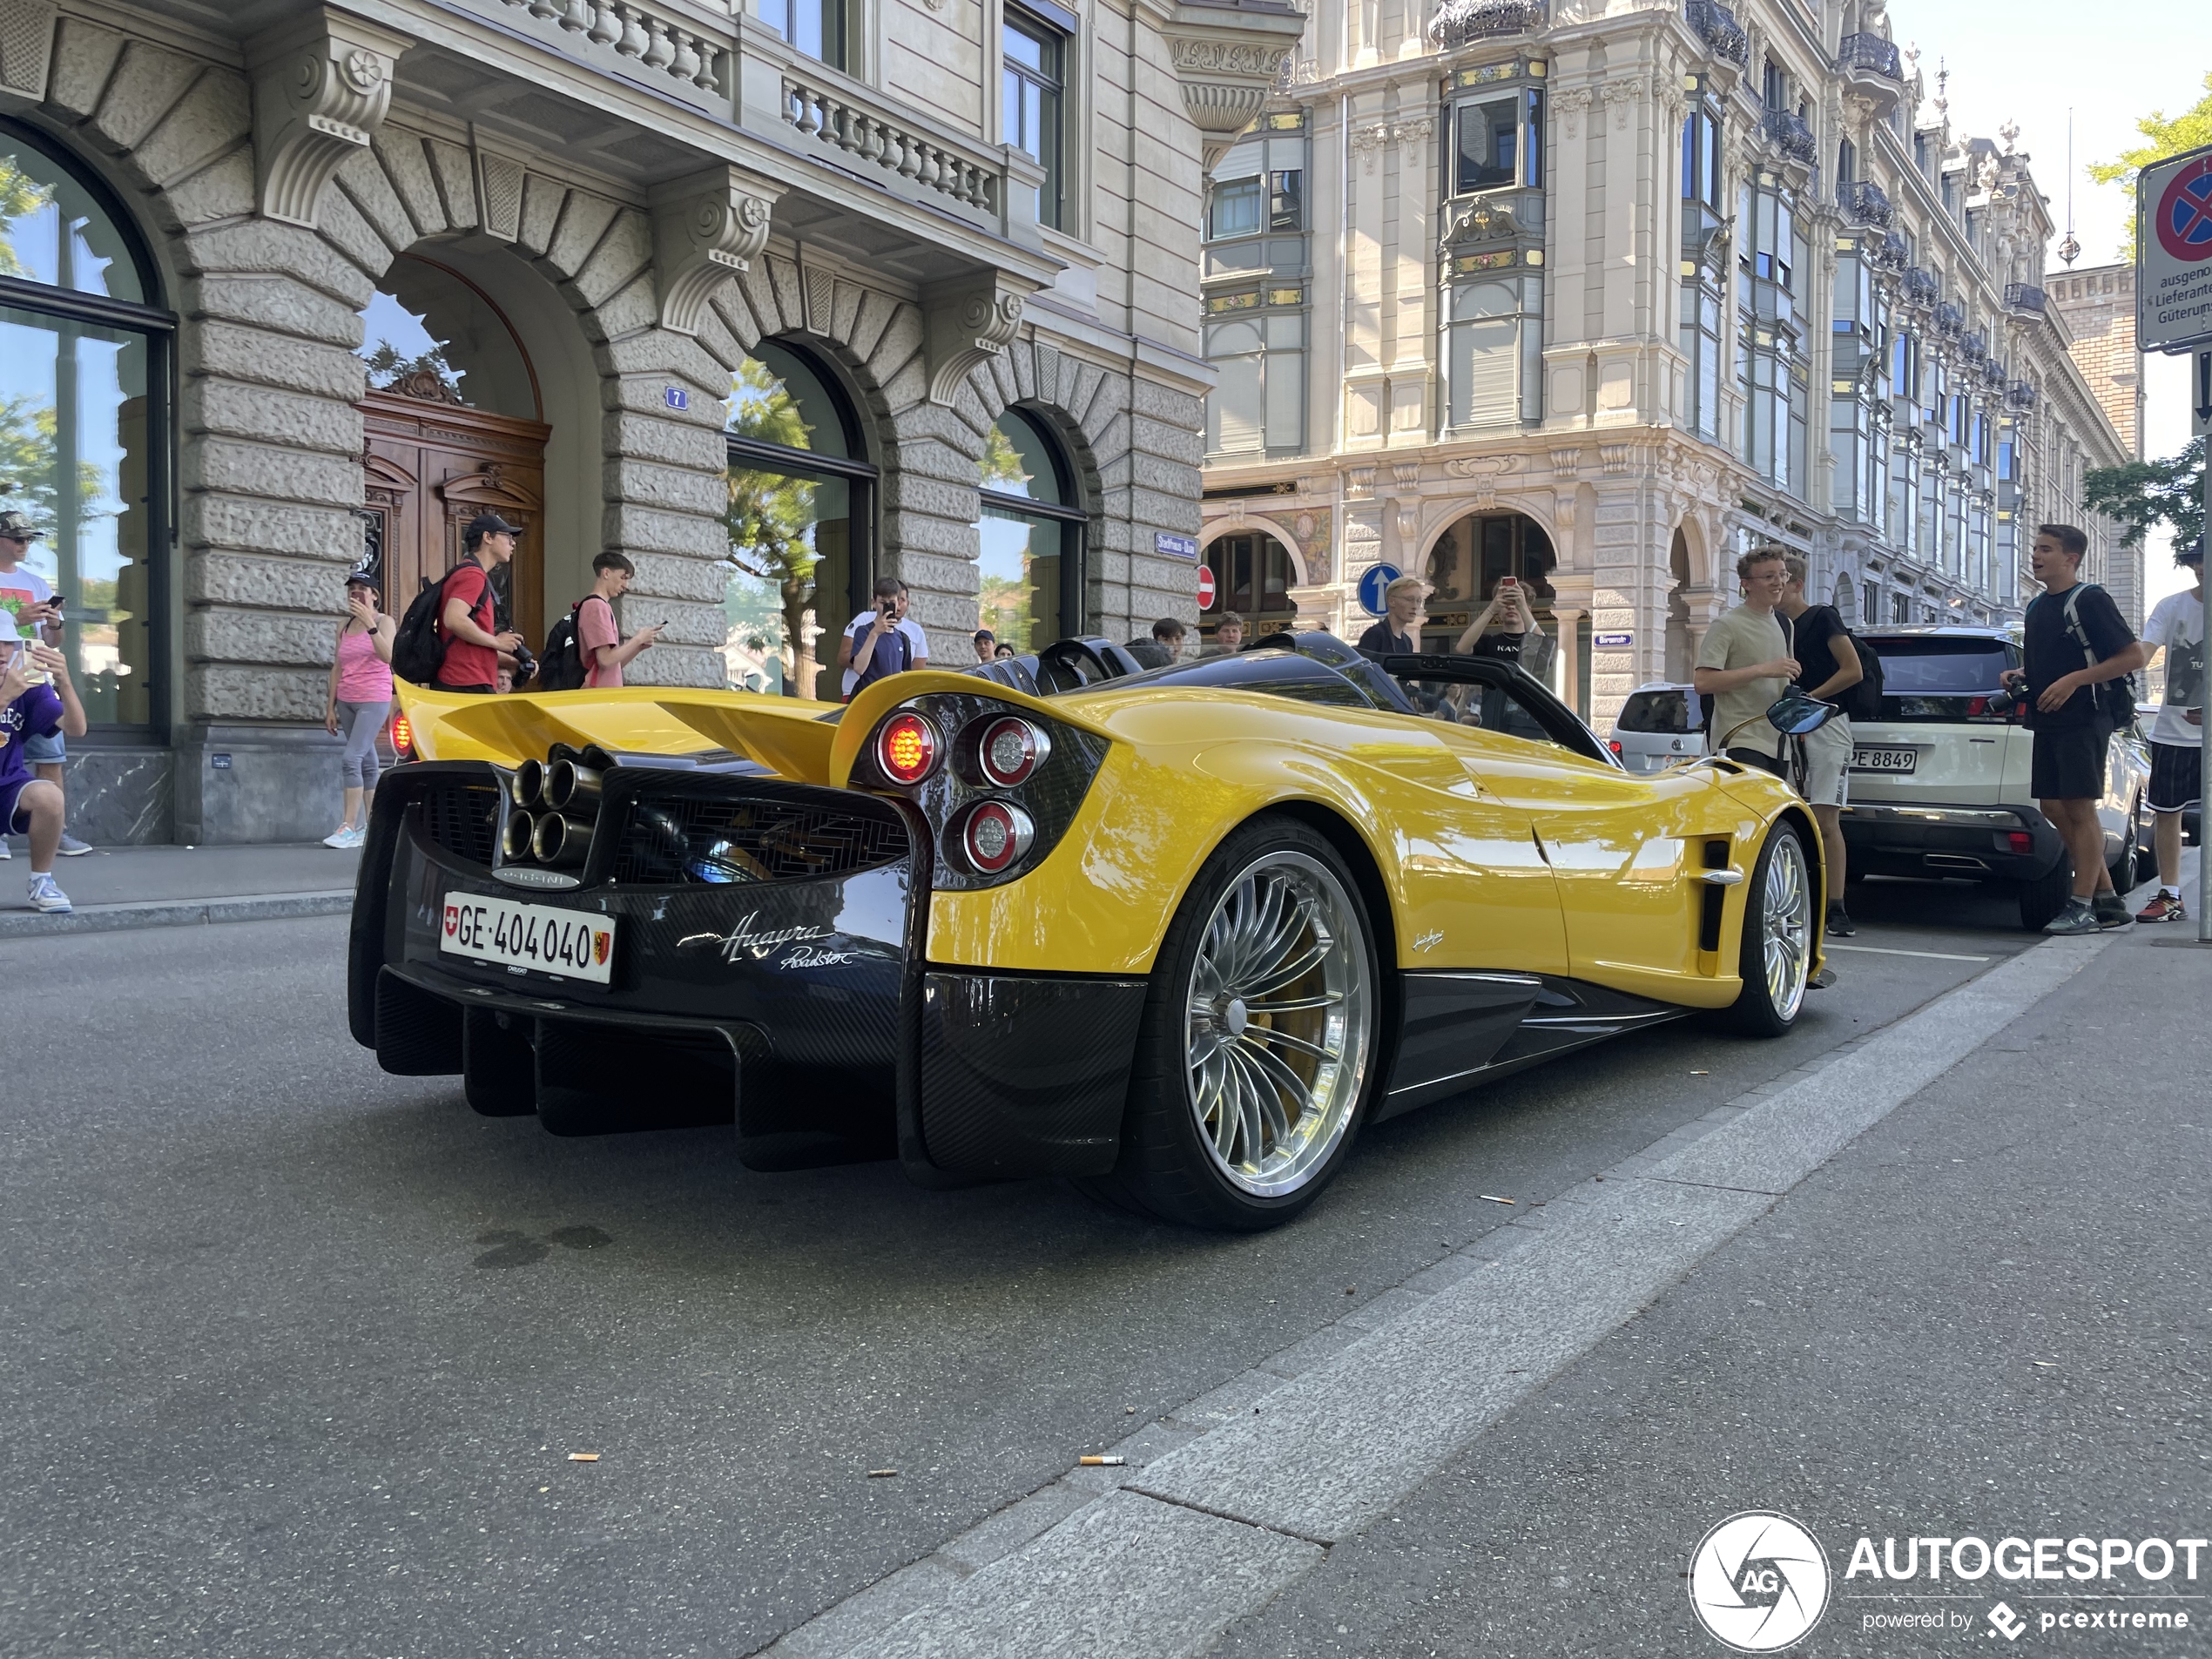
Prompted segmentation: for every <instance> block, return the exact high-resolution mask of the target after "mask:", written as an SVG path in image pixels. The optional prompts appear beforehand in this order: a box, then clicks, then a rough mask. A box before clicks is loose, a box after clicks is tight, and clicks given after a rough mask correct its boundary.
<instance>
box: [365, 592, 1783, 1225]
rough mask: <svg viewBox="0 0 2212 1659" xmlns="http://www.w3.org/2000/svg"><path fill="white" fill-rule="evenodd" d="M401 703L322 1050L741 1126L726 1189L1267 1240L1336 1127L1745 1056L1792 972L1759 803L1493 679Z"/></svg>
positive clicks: (1031, 673)
mask: <svg viewBox="0 0 2212 1659" xmlns="http://www.w3.org/2000/svg"><path fill="white" fill-rule="evenodd" d="M401 700H402V701H403V703H404V704H405V705H406V711H407V714H408V718H409V720H410V721H411V723H412V726H413V730H414V734H415V744H416V745H417V748H418V752H419V753H420V754H421V757H422V759H421V764H418V765H407V766H401V767H398V768H395V769H393V770H392V771H389V772H387V773H386V775H385V777H384V779H383V781H382V782H381V784H380V785H379V786H378V787H377V792H376V799H375V809H374V816H373V818H372V819H371V822H370V826H369V833H368V845H367V851H366V853H365V855H364V859H363V862H362V865H361V878H360V888H359V896H358V897H357V899H356V900H355V902H354V918H353V932H352V940H351V948H350V972H349V981H350V983H349V991H348V997H349V1014H350V1018H351V1022H352V1028H353V1033H354V1037H355V1038H356V1040H358V1041H359V1042H361V1043H362V1044H364V1045H365V1046H368V1047H370V1048H373V1049H375V1050H376V1055H377V1058H378V1060H379V1061H380V1062H381V1064H382V1065H383V1067H384V1069H386V1070H388V1071H392V1072H397V1073H400V1074H402V1075H408V1076H425V1075H450V1074H458V1075H460V1076H462V1078H463V1079H464V1080H465V1084H466V1092H467V1096H468V1099H469V1103H470V1104H471V1105H473V1106H474V1107H475V1109H477V1110H479V1111H481V1112H485V1113H489V1114H506V1113H524V1112H531V1111H535V1112H536V1114H537V1115H538V1116H539V1117H540V1119H541V1120H542V1121H543V1123H544V1125H545V1127H546V1128H548V1129H550V1130H553V1131H555V1132H556V1133H560V1134H589V1133H601V1132H605V1131H608V1130H619V1129H627V1128H638V1127H644V1126H649V1125H652V1124H657V1123H671V1122H675V1121H683V1120H686V1119H688V1120H689V1121H701V1120H702V1119H704V1118H711V1117H718V1118H719V1119H720V1120H721V1121H724V1122H727V1121H730V1120H731V1119H732V1117H734V1119H735V1122H736V1125H737V1130H738V1149H739V1152H740V1156H741V1157H742V1158H743V1160H744V1161H745V1163H748V1164H750V1165H752V1166H753V1167H756V1168H790V1167H793V1166H795V1165H799V1164H804V1163H823V1162H830V1161H835V1160H839V1159H846V1158H856V1157H897V1158H898V1159H899V1160H900V1163H902V1164H904V1166H905V1168H906V1170H907V1172H908V1174H909V1175H911V1176H912V1177H914V1179H916V1180H917V1181H920V1182H921V1183H923V1184H928V1185H950V1184H962V1183H966V1182H968V1181H973V1180H976V1179H989V1178H995V1177H997V1178H1003V1177H1024V1176H1045V1175H1051V1176H1067V1177H1075V1178H1076V1179H1078V1180H1080V1181H1082V1182H1084V1183H1087V1184H1090V1185H1092V1186H1093V1187H1094V1188H1095V1189H1096V1190H1101V1191H1102V1192H1103V1193H1104V1194H1105V1195H1106V1196H1108V1197H1111V1198H1113V1199H1115V1200H1116V1201H1118V1202H1120V1203H1122V1204H1126V1205H1130V1206H1135V1207H1138V1208H1141V1209H1143V1210H1145V1211H1150V1212H1152V1213H1154V1214H1157V1215H1159V1216H1162V1217H1168V1218H1170V1219H1172V1220H1175V1221H1179V1222H1185V1223H1190V1224H1197V1225H1200V1226H1208V1227H1217V1228H1245V1229H1249V1228H1259V1227H1265V1226H1270V1225H1273V1224H1278V1223H1280V1222H1282V1221H1285V1220H1287V1219H1288V1218H1289V1217H1292V1216H1294V1215H1296V1214H1297V1213H1298V1211H1301V1210H1302V1209H1303V1208H1304V1207H1305V1205H1306V1204H1310V1203H1311V1202H1312V1200H1313V1198H1314V1197H1315V1196H1316V1195H1317V1194H1318V1192H1319V1191H1320V1190H1321V1189H1322V1188H1323V1187H1325V1185H1326V1184H1328V1182H1329V1180H1330V1178H1331V1177H1332V1176H1333V1175H1334V1174H1335V1173H1336V1171H1337V1170H1339V1168H1340V1167H1341V1166H1342V1164H1343V1163H1344V1160H1345V1157H1346V1156H1347V1155H1348V1154H1349V1153H1350V1151H1351V1149H1352V1142H1353V1139H1354V1137H1355V1136H1357V1135H1358V1133H1359V1130H1360V1128H1361V1127H1362V1125H1364V1124H1366V1123H1372V1122H1374V1121H1378V1120H1379V1119H1382V1118H1386V1117H1390V1116H1395V1115H1396V1114H1398V1113H1399V1112H1404V1111H1407V1110H1410V1109H1413V1108H1414V1107H1416V1106H1420V1105H1423V1104H1425V1103H1428V1102H1431V1101H1436V1100H1441V1099H1443V1098H1445V1097H1447V1096H1453V1095H1457V1094H1460V1093H1461V1092H1462V1091H1464V1090H1466V1089H1468V1088H1470V1087H1471V1086H1474V1085H1477V1084H1480V1083H1481V1082H1486V1081H1487V1080H1489V1079H1492V1078H1495V1077H1499V1076H1504V1075H1505V1074H1507V1073H1508V1072H1512V1071H1514V1070H1517V1069H1520V1068H1521V1067H1524V1066H1527V1065H1531V1064H1534V1062H1537V1061H1540V1060H1542V1059H1545V1058H1547V1057H1548V1056H1550V1055H1556V1054H1560V1053H1562V1052H1564V1051H1566V1050H1568V1049H1576V1048H1581V1047H1582V1046H1583V1045H1585V1044H1588V1043H1592V1042H1598V1041H1600V1040H1601V1039H1602V1038H1605V1037H1608V1036H1612V1035H1616V1034H1618V1033H1621V1032H1624V1031H1630V1030H1634V1029H1636V1028H1639V1027H1642V1026H1647V1025H1651V1024H1654V1023H1656V1022H1662V1021H1666V1020H1672V1019H1675V1018H1677V1017H1679V1016H1681V1015H1686V1014H1689V1013H1692V1012H1694V1011H1697V1010H1701V1009H1702V1010H1711V1011H1714V1012H1716V1014H1718V1015H1721V1016H1722V1017H1723V1019H1725V1020H1726V1021H1728V1022H1731V1023H1733V1024H1734V1025H1735V1026H1737V1028H1741V1029H1743V1030H1745V1031H1748V1032H1751V1033H1755V1034H1758V1035H1769V1036H1771V1035H1778V1034H1780V1033H1781V1032H1783V1031H1785V1030H1787V1029H1788V1028H1789V1027H1790V1026H1791V1022H1793V1021H1795V1020H1796V1018H1797V1014H1798V1011H1799V1007H1800V1004H1801V1002H1802V1001H1803V999H1804V995H1805V993H1806V991H1807V990H1808V989H1809V988H1812V987H1814V986H1816V985H1817V984H1819V983H1822V982H1824V981H1825V979H1826V974H1825V970H1824V968H1823V967H1822V963H1821V959H1820V934H1819V929H1818V927H1817V918H1818V917H1819V916H1820V915H1821V914H1823V908H1824V897H1825V895H1824V892H1823V868H1822V863H1821V854H1820V840H1819V837H1818V835H1817V833H1816V832H1815V829H1814V826H1813V824H1812V821H1811V815H1810V814H1809V813H1807V811H1806V809H1805V807H1804V804H1803V802H1802V801H1801V800H1800V799H1798V797H1797V795H1796V794H1794V793H1793V792H1791V790H1790V788H1789V787H1788V786H1786V785H1785V784H1784V783H1783V782H1782V781H1781V780H1780V779H1777V778H1774V777H1771V776H1770V775H1768V774H1766V773H1764V772H1759V771H1757V770H1752V769H1747V768H1744V767H1742V766H1739V765H1736V764H1735V763H1733V762H1730V761H1728V760H1726V759H1709V760H1703V761H1699V762H1697V763H1696V764H1694V765H1687V766H1684V767H1682V768H1679V769H1676V770H1674V771H1670V772H1662V773H1659V774H1656V775H1652V776H1636V777H1632V776H1630V775H1629V773H1627V772H1624V771H1622V769H1621V767H1620V765H1618V764H1617V763H1616V762H1615V761H1614V759H1612V757H1611V756H1610V755H1609V754H1608V752H1607V750H1606V748H1605V746H1604V745H1602V744H1601V743H1600V742H1599V741H1598V740H1597V739H1596V738H1595V737H1593V736H1592V735H1591V733H1590V731H1589V729H1588V727H1587V726H1585V725H1583V724H1582V723H1581V721H1580V720H1579V719H1577V718H1575V715H1574V714H1573V713H1572V712H1571V711H1569V710H1568V709H1567V708H1566V707H1565V706H1564V705H1561V703H1560V702H1558V701H1557V700H1556V699H1555V698H1554V697H1552V695H1551V694H1550V693H1549V691H1547V690H1546V689H1545V688H1544V687H1543V686H1541V685H1539V684H1538V683H1537V682H1535V681H1534V680H1533V679H1531V678H1528V677H1527V675H1526V674H1524V673H1523V672H1521V671H1520V670H1519V669H1518V668H1517V667H1514V666H1511V665H1508V664H1501V663H1496V662H1491V661H1485V660H1474V659H1469V658H1438V657H1399V658H1384V659H1380V660H1372V659H1369V658H1364V657H1362V656H1360V655H1359V653H1357V652H1355V651H1352V650H1351V649H1350V648H1348V647H1347V646H1346V645H1345V644H1343V643H1342V642H1340V641H1339V640H1338V639H1336V638H1334V637H1332V636H1331V635H1328V634H1325V633H1314V634H1301V635H1298V636H1296V637H1292V636H1289V635H1278V636H1275V637H1272V638H1269V639H1264V640H1262V641H1259V642H1257V643H1256V644H1254V645H1252V646H1251V647H1250V648H1248V649H1246V650H1244V651H1242V652H1239V653H1238V654H1236V655H1234V656H1223V657H1214V658H1205V659H1201V660H1199V661H1197V662H1190V663H1183V664H1176V665H1173V666H1170V667H1168V668H1163V669H1157V670H1154V671H1149V672H1148V671H1141V670H1140V669H1139V667H1138V664H1136V662H1134V661H1133V660H1132V659H1131V658H1129V657H1128V656H1127V655H1126V654H1125V653H1123V651H1120V650H1119V649H1118V648H1116V647H1115V646H1113V645H1110V644H1107V643H1106V642H1104V641H1103V640H1090V641H1078V640H1071V641H1064V642H1062V643H1061V644H1055V645H1053V646H1050V647H1048V648H1047V649H1046V650H1044V651H1042V652H1041V653H1039V654H1038V655H1035V656H1032V657H1022V658H1013V659H1011V660H1008V661H1002V662H998V663H993V664H984V665H981V666H978V667H974V668H970V669H968V670H966V671H962V672H957V673H953V672H941V671H935V670H925V671H918V672H913V673H905V674H899V675H895V676H893V677H891V678H887V679H884V680H882V681H880V682H878V683H877V684H876V685H872V686H870V687H868V688H867V689H866V690H865V691H861V692H860V694H859V695H858V696H856V697H855V698H853V701H852V702H851V704H850V705H846V706H843V707H836V706H827V707H826V706H825V705H821V704H819V703H809V702H804V701H800V700H798V699H795V698H779V697H772V696H760V695H755V694H752V693H746V692H739V691H672V690H668V689H645V688H631V689H629V690H624V691H566V692H555V693H550V694H543V695H536V696H529V695H525V696H511V697H498V698H495V697H468V696H448V695H444V694H442V693H439V692H436V691H429V690H424V689H421V688H415V687H407V686H403V687H402V688H401Z"/></svg>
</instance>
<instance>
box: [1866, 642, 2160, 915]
mask: <svg viewBox="0 0 2212 1659" xmlns="http://www.w3.org/2000/svg"><path fill="white" fill-rule="evenodd" d="M1861 637H1862V638H1864V639H1865V642H1866V643H1867V644H1869V645H1871V646H1872V647H1873V649H1874V650H1875V651H1877V652H1878V653H1879V654H1880V656H1881V659H1882V678H1883V687H1882V690H1883V697H1882V718H1880V719H1879V720H1854V721H1852V722H1851V739H1852V745H1853V746H1852V752H1851V805H1850V806H1847V807H1845V808H1844V814H1843V827H1844V845H1845V846H1846V847H1847V848H1848V849H1849V851H1850V854H1851V875H1852V876H1854V877H1857V876H1861V875H1917V876H1953V877H1959V876H1963V877H1966V878H1967V879H1969V880H1978V881H1995V882H2003V883H2005V884H2006V885H2008V886H2010V887H2013V889H2014V890H2015V892H2016V893H2017V894H2019V898H2020V924H2021V926H2023V927H2041V926H2042V925H2043V924H2044V923H2045V922H2047V921H2049V920H2050V919H2051V918H2052V917H2053V916H2054V915H2056V914H2058V913H2059V911H2060V908H2061V907H2063V906H2064V905H2065V903H2066V900H2067V894H2069V893H2070V892H2071V890H2072V885H2073V867H2072V864H2071V862H2070V861H2069V860H2068V859H2067V856H2066V849H2065V848H2064V846H2061V845H2060V841H2059V833H2058V831H2057V830H2056V829H2055V828H2054V827H2053V826H2052V824H2051V822H2050V820H2049V819H2047V818H2045V817H2044V816H2043V813H2042V812H2041V810H2040V808H2039V806H2038V805H2037V803H2036V800H2035V798H2034V796H2033V794H2032V793H2031V792H2030V782H2031V777H2032V774H2031V772H2030V769H2029V768H2030V759H2031V757H2032V755H2033V747H2034V736H2033V733H2031V732H2029V731H2028V730H2027V727H2026V726H2025V725H2022V724H2021V723H2020V711H2019V708H2018V707H2017V705H2015V703H2014V702H2013V699H2012V698H2010V697H2009V696H2008V695H2007V694H2006V691H2005V690H2004V686H2003V675H2004V671H2006V669H2008V668H2017V667H2019V666H2020V647H2019V645H2018V644H2015V643H2014V642H2013V638H2012V637H2011V636H2010V635H2009V634H2006V633H2004V632H2002V631H2000V630H1997V629H1993V628H1947V627H1925V628H1885V629H1870V630H1868V631H1865V633H1864V634H1863V635H1861ZM2149 777H2150V768H2149V767H2148V765H2147V764H2145V762H2144V760H2143V758H2142V755H2141V752H2140V750H2139V749H2138V748H2137V747H2136V745H2134V744H2133V743H2131V742H2129V741H2128V740H2126V738H2124V737H2123V738H2121V739H2119V740H2117V741H2114V743H2113V744H2112V745H2109V747H2108V749H2107V758H2106V777H2105V790H2104V794H2103V796H2102V798H2101V799H2099V801H2098V802H2097V816H2098V818H2099V819H2101V821H2102V823H2103V826H2104V832H2105V859H2106V862H2107V863H2108V864H2109V865H2110V866H2111V867H2112V870H2113V877H2114V886H2115V887H2118V888H2119V889H2120V890H2121V892H2122V893H2125V892H2126V891H2127V890H2128V888H2129V887H2133V886H2134V876H2135V867H2136V860H2137V855H2138V853H2139V852H2140V850H2141V848H2142V847H2143V846H2145V845H2146V844H2147V842H2148V835H2147V833H2146V826H2147V823H2148V819H2147V817H2146V814H2145V809H2144V806H2143V790H2144V787H2145V786H2146V785H2147V784H2148V781H2149Z"/></svg>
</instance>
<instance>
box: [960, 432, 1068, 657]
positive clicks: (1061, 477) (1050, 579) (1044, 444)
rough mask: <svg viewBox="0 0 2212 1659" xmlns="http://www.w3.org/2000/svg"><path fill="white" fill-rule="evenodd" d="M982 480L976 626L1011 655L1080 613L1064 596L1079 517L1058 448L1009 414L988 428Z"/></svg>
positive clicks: (1058, 631) (1060, 630) (1061, 630)
mask: <svg viewBox="0 0 2212 1659" xmlns="http://www.w3.org/2000/svg"><path fill="white" fill-rule="evenodd" d="M981 484H982V500H983V516H982V517H981V519H980V520H978V521H977V523H976V526H975V529H976V536H977V539H978V541H979V543H980V544H981V547H980V553H979V556H978V559H977V575H978V577H980V578H981V593H980V595H979V597H978V602H977V611H978V617H979V621H978V625H979V626H981V627H984V628H988V629H989V630H990V631H991V632H992V633H993V634H994V635H995V636H996V637H997V638H998V640H999V642H1000V643H1001V644H1010V645H1012V646H1013V647H1014V649H1015V651H1022V652H1027V651H1036V650H1038V649H1040V648H1041V647H1042V646H1045V645H1049V644H1052V643H1053V642H1054V641H1055V640H1056V639H1059V638H1061V637H1063V636H1064V635H1065V634H1066V633H1068V632H1069V631H1071V624H1070V623H1069V617H1070V615H1071V612H1080V610H1081V604H1080V595H1076V596H1075V599H1076V603H1075V604H1073V606H1072V608H1071V604H1070V592H1069V589H1070V584H1071V583H1073V582H1074V581H1075V580H1076V569H1077V567H1078V564H1079V562H1080V561H1079V558H1078V555H1077V550H1078V549H1079V546H1080V538H1081V534H1082V524H1081V522H1080V515H1079V514H1078V513H1077V511H1076V508H1075V506H1074V503H1073V502H1071V501H1069V496H1070V494H1071V493H1072V492H1071V490H1070V489H1069V481H1068V479H1067V477H1066V475H1065V472H1064V469H1063V468H1062V463H1061V461H1060V458H1059V455H1058V452H1057V450H1056V449H1055V448H1054V446H1053V444H1052V442H1051V441H1050V440H1049V438H1047V437H1046V436H1045V435H1044V433H1043V432H1042V430H1041V429H1040V428H1038V426H1037V425H1036V423H1035V421H1032V420H1030V419H1029V418H1028V416H1027V415H1022V414H1021V413H1019V412H1018V411H1015V410H1008V412H1007V413H1006V414H1005V415H1001V416H1000V417H999V420H998V422H997V424H996V425H995V426H994V427H992V428H991V432H990V436H989V438H988V440H987V441H986V442H985V444H984V448H983V466H982V477H981ZM1037 509H1044V510H1042V511H1040V510H1037ZM1055 509H1056V510H1055ZM1074 625H1075V626H1079V625H1080V624H1079V622H1078V623H1076V624H1074Z"/></svg>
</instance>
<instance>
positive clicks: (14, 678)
mask: <svg viewBox="0 0 2212 1659" xmlns="http://www.w3.org/2000/svg"><path fill="white" fill-rule="evenodd" d="M0 661H4V662H5V663H6V664H7V667H6V671H5V672H4V673H0V830H4V831H5V832H6V833H9V834H10V835H27V836H29V837H30V907H31V908H32V909H33V910H43V911H44V912H46V913H47V914H49V915H57V916H58V915H67V914H69V910H70V902H69V895H68V894H65V893H64V892H63V891H62V890H61V888H60V887H57V886H56V885H55V882H54V854H55V853H56V852H57V850H58V849H59V847H60V846H61V839H62V819H63V814H64V800H63V797H62V791H61V786H60V785H58V784H56V783H52V782H50V781H49V780H48V779H44V778H38V777H34V776H32V774H31V764H32V763H31V759H30V754H29V753H28V752H27V745H26V742H25V739H26V738H31V737H51V736H52V735H53V734H54V733H56V732H60V733H62V734H64V735H65V736H68V737H72V738H81V737H83V736H84V705H83V704H82V703H80V702H78V700H77V687H76V686H75V685H71V683H70V678H69V661H68V659H67V658H64V656H63V655H62V654H61V652H59V651H56V650H55V649H54V648H53V647H52V646H51V645H49V644H45V643H44V642H43V641H39V640H29V639H25V638H24V637H23V634H22V631H20V630H19V629H17V626H16V619H15V618H14V617H11V616H9V615H7V614H5V613H4V612H0Z"/></svg>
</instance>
